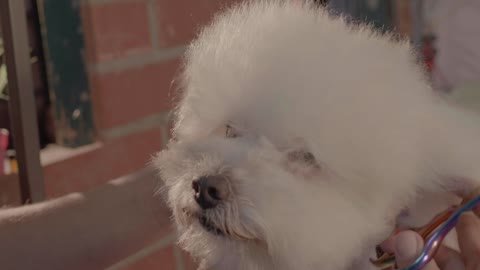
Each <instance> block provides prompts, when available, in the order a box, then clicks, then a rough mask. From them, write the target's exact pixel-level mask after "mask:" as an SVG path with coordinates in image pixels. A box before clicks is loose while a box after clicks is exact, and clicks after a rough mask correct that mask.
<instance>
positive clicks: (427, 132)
mask: <svg viewBox="0 0 480 270" xmlns="http://www.w3.org/2000/svg"><path fill="white" fill-rule="evenodd" d="M415 61H416V60H415V57H414V55H413V54H412V50H411V48H410V47H409V45H408V43H407V42H406V41H395V40H394V39H393V37H391V36H385V35H380V34H378V33H376V32H374V31H372V30H371V29H370V28H368V27H366V26H349V25H348V24H347V23H346V22H345V20H344V19H343V18H333V17H332V16H329V15H328V14H327V12H326V11H324V10H322V9H318V8H315V7H313V6H312V5H309V4H305V5H296V4H293V3H291V2H289V1H273V0H271V1H252V2H247V3H245V4H243V5H239V6H236V7H235V8H232V9H229V10H228V11H226V12H224V13H222V14H221V15H218V16H217V17H216V18H215V20H214V23H213V24H212V25H210V26H209V27H207V28H205V29H204V30H203V31H202V32H201V34H200V36H199V37H198V38H197V39H196V40H195V41H194V42H193V43H192V44H191V46H190V47H189V50H188V52H187V54H186V62H185V67H184V72H183V74H182V83H183V85H182V86H183V87H182V89H183V92H181V96H180V97H181V100H180V102H179V105H178V108H177V110H176V119H175V120H176V121H175V126H174V139H173V140H172V141H171V142H170V143H169V145H168V148H167V149H166V150H164V151H162V152H161V153H159V154H158V156H157V157H156V158H155V160H154V165H155V166H156V167H157V168H158V169H159V171H160V174H161V177H162V179H163V180H164V183H165V191H167V198H168V203H169V206H170V207H171V208H172V210H173V215H174V218H175V221H176V224H177V228H178V230H179V233H180V244H181V245H182V247H183V248H184V249H185V250H187V251H188V252H190V253H191V254H192V255H193V256H194V257H197V258H199V259H200V260H201V265H202V267H204V268H208V269H239V270H240V269H243V270H255V269H259V270H260V269H263V270H265V269H266V270H272V269H276V270H291V269H301V270H319V269H322V270H344V269H375V268H374V267H373V266H371V265H370V264H369V262H368V258H369V256H371V251H373V250H374V247H375V245H376V244H378V243H379V242H381V241H382V240H383V239H385V238H386V237H387V236H388V235H389V233H390V232H391V231H392V229H393V227H394V226H395V223H396V222H399V220H397V219H396V218H397V216H398V215H399V214H400V213H401V211H402V210H403V209H405V208H407V207H410V209H411V210H410V212H408V213H409V214H408V215H406V216H405V218H404V219H403V222H404V223H408V225H420V224H421V223H422V222H425V221H426V220H428V218H430V217H431V215H433V214H435V212H434V210H432V209H433V208H431V207H426V208H427V209H426V210H427V213H428V214H429V215H430V216H426V215H425V211H421V212H418V211H417V212H415V211H414V210H415V209H420V207H419V206H425V203H426V202H431V201H432V200H431V198H432V197H434V198H437V200H436V201H435V204H433V206H435V205H436V206H437V208H439V209H441V207H444V206H445V202H451V200H454V199H455V197H454V196H453V195H452V193H451V192H452V191H456V192H457V193H458V192H460V193H461V192H464V191H467V190H468V189H469V188H472V187H473V186H474V185H475V180H466V179H477V180H478V179H480V166H477V161H478V160H480V149H479V147H478V140H479V139H480V136H479V135H480V129H479V127H478V124H477V123H476V122H477V118H475V116H473V115H470V113H469V112H466V111H461V110H460V109H458V108H454V107H453V106H452V105H451V104H448V103H447V102H446V101H445V100H443V99H442V98H441V97H439V96H437V95H435V94H434V92H433V91H432V90H431V89H430V87H429V84H428V81H427V79H426V76H425V74H424V72H423V69H422V68H421V67H420V66H419V65H417V64H416V62H415ZM227 124H231V125H232V126H233V128H234V129H235V132H236V133H237V135H239V136H238V137H235V138H226V137H225V136H224V133H223V132H224V131H225V130H224V127H225V125H227ZM297 150H304V151H309V152H311V153H312V154H313V155H314V157H315V159H316V160H317V163H318V164H317V165H318V166H312V165H311V164H308V163H306V162H303V160H301V159H300V160H291V159H288V158H287V157H288V156H289V153H291V151H297ZM211 174H226V175H228V179H226V180H225V181H228V185H229V188H230V191H231V194H230V197H229V198H228V200H226V201H225V202H223V203H222V205H221V206H219V207H217V208H215V209H210V210H207V211H202V210H201V209H200V208H199V207H198V206H197V204H196V203H195V201H194V198H193V194H194V191H193V190H192V187H191V185H192V181H193V180H194V179H196V178H198V177H201V176H204V175H211ZM452 179H457V180H452ZM458 179H461V180H460V181H458ZM477 183H478V181H477ZM439 201H440V202H444V204H442V206H441V207H439V205H440V204H437V202H439ZM412 206H415V207H412ZM424 208H425V207H424ZM439 209H437V210H439ZM199 214H202V215H205V216H206V217H207V218H208V220H209V221H210V223H211V224H214V225H215V226H216V227H217V228H219V229H221V230H222V231H223V232H224V233H225V234H226V235H220V236H219V235H214V234H212V233H210V232H207V231H206V230H205V229H204V228H202V226H201V225H200V223H199V222H198V220H197V217H198V215H199Z"/></svg>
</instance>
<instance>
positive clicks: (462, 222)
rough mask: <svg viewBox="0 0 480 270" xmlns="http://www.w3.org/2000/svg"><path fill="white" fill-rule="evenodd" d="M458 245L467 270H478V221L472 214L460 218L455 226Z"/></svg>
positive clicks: (479, 232) (479, 250)
mask: <svg viewBox="0 0 480 270" xmlns="http://www.w3.org/2000/svg"><path fill="white" fill-rule="evenodd" d="M457 234H458V244H459V246H460V249H461V250H462V257H463V260H464V261H465V266H466V269H467V270H479V269H480V219H479V218H478V217H477V216H475V214H474V213H472V212H467V213H464V214H462V215H461V216H460V218H459V220H458V224H457Z"/></svg>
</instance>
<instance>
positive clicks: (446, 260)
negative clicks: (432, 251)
mask: <svg viewBox="0 0 480 270" xmlns="http://www.w3.org/2000/svg"><path fill="white" fill-rule="evenodd" d="M435 262H436V263H437V265H438V267H439V268H440V269H442V270H465V264H464V262H463V260H462V257H461V255H460V253H458V252H457V251H456V250H453V249H451V248H449V247H446V246H441V247H440V248H439V249H438V251H437V254H436V255H435Z"/></svg>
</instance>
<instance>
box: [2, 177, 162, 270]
mask: <svg viewBox="0 0 480 270" xmlns="http://www.w3.org/2000/svg"><path fill="white" fill-rule="evenodd" d="M156 185H157V181H155V179H154V177H153V173H152V172H150V171H142V172H140V173H139V174H137V175H135V176H130V177H126V178H121V179H118V180H115V181H112V182H109V183H108V184H107V185H105V186H102V187H101V188H99V189H96V190H93V191H90V192H86V193H82V194H71V195H67V196H65V197H61V198H58V199H54V200H51V201H47V202H43V203H39V204H34V205H30V206H24V207H18V208H12V209H6V210H0V266H1V268H2V269H11V270H16V269H51V270H56V269H104V268H105V267H108V266H110V265H111V264H113V263H115V262H116V261H118V260H119V259H121V258H123V257H125V256H127V255H129V254H130V253H132V252H135V251H137V250H138V249H140V248H141V247H142V246H144V245H145V244H147V243H149V241H151V239H153V238H155V237H158V235H159V234H160V233H161V231H165V229H164V228H166V227H167V226H168V223H169V220H168V219H166V218H165V217H168V210H167V209H166V208H165V206H164V203H163V202H162V200H161V199H160V198H158V196H153V194H154V192H155V188H156ZM162 228H163V229H162Z"/></svg>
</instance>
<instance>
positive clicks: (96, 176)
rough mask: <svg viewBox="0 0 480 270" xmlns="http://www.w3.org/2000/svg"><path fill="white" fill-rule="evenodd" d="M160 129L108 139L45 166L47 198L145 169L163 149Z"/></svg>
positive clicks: (80, 189)
mask: <svg viewBox="0 0 480 270" xmlns="http://www.w3.org/2000/svg"><path fill="white" fill-rule="evenodd" d="M161 141H162V138H161V132H160V128H155V129H150V130H146V131H142V132H139V133H136V134H133V135H129V136H126V137H121V138H118V139H115V140H113V141H110V142H106V143H105V144H103V145H102V146H101V147H99V148H97V149H95V150H92V151H90V152H87V153H84V154H81V155H79V156H75V157H72V158H69V159H66V160H64V161H60V162H57V163H54V164H51V165H48V166H46V167H44V177H45V192H46V194H47V197H49V198H51V197H57V196H61V195H64V194H67V193H70V192H82V191H86V190H89V189H92V188H94V187H97V186H98V185H101V184H103V183H105V182H107V181H110V180H112V179H115V178H118V177H120V176H122V175H126V174H129V173H132V172H134V171H135V170H138V169H141V168H143V167H144V166H145V165H146V163H147V162H149V160H150V158H151V155H152V154H153V153H154V152H157V151H159V150H160V149H161Z"/></svg>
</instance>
